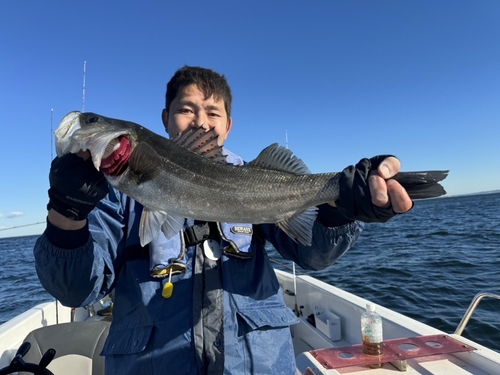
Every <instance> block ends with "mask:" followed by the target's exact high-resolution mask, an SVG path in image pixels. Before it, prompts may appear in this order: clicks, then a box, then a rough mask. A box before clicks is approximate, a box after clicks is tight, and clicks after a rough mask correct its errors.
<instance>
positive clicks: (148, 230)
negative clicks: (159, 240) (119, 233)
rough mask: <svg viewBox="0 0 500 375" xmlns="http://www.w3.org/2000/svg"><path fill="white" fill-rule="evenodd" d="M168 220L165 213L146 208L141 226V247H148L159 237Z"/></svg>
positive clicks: (143, 211)
mask: <svg viewBox="0 0 500 375" xmlns="http://www.w3.org/2000/svg"><path fill="white" fill-rule="evenodd" d="M167 218H168V214H167V213H166V212H165V211H154V210H150V209H149V208H147V207H144V209H143V210H142V215H141V222H140V224H139V238H140V239H141V246H146V245H147V244H148V243H150V242H151V241H153V239H155V238H156V236H158V234H159V233H160V231H161V229H162V225H163V223H164V222H165V221H166V220H167Z"/></svg>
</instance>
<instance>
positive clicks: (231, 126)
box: [224, 117, 233, 140]
mask: <svg viewBox="0 0 500 375" xmlns="http://www.w3.org/2000/svg"><path fill="white" fill-rule="evenodd" d="M232 128H233V119H232V117H229V118H228V120H227V125H226V138H225V139H224V140H226V139H227V136H228V135H229V132H230V131H231V129H232Z"/></svg>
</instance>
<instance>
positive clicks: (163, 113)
mask: <svg viewBox="0 0 500 375" xmlns="http://www.w3.org/2000/svg"><path fill="white" fill-rule="evenodd" d="M161 121H162V122H163V126H164V127H165V131H166V132H167V134H168V112H167V109H166V108H163V111H161Z"/></svg>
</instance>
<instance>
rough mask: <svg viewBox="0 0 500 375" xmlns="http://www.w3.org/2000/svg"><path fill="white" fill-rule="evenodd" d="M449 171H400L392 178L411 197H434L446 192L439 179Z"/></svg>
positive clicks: (443, 177) (442, 178)
mask: <svg viewBox="0 0 500 375" xmlns="http://www.w3.org/2000/svg"><path fill="white" fill-rule="evenodd" d="M448 172H449V171H422V172H400V173H398V174H396V175H395V176H394V177H393V179H394V180H396V181H398V182H399V183H400V184H401V186H403V187H404V188H405V189H406V191H407V192H408V195H409V196H410V198H411V199H427V198H436V197H440V196H442V195H445V194H446V190H444V188H443V186H442V185H441V184H439V181H442V180H444V179H445V178H446V177H447V176H448Z"/></svg>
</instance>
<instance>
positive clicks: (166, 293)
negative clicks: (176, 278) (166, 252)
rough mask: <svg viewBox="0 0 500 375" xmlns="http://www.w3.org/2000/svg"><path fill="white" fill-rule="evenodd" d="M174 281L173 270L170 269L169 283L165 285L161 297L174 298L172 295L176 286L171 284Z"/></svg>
mask: <svg viewBox="0 0 500 375" xmlns="http://www.w3.org/2000/svg"><path fill="white" fill-rule="evenodd" d="M171 280H172V269H170V274H169V276H168V283H165V285H163V290H162V291H161V295H162V296H163V298H170V297H172V293H174V284H172V283H171Z"/></svg>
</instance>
